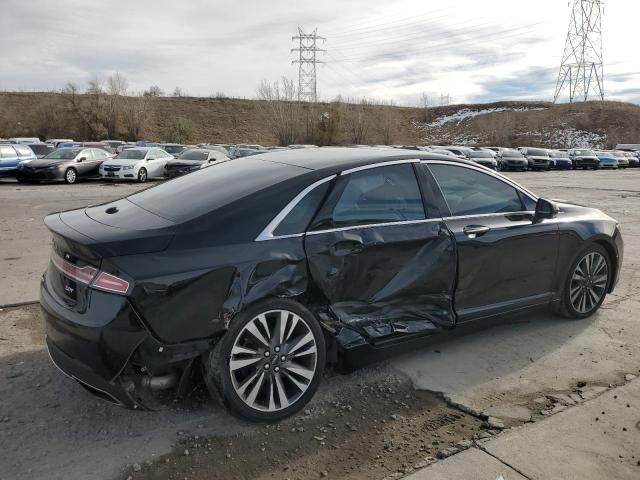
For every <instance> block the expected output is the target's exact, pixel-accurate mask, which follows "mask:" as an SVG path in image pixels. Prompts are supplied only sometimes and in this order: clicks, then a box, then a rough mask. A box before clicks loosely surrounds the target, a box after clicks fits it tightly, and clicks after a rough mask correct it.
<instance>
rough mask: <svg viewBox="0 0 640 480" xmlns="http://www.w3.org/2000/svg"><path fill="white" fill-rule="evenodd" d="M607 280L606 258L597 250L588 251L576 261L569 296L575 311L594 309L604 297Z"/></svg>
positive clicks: (582, 312)
mask: <svg viewBox="0 0 640 480" xmlns="http://www.w3.org/2000/svg"><path fill="white" fill-rule="evenodd" d="M608 280H609V267H608V265H607V260H606V259H605V258H604V256H603V255H602V254H600V253H599V252H590V253H588V254H586V255H585V256H584V257H583V258H582V260H580V261H579V262H578V265H576V268H575V270H574V272H573V275H572V277H571V285H570V287H569V288H570V290H569V298H570V300H571V305H572V306H573V308H574V309H575V310H576V312H578V313H581V314H584V313H588V312H590V311H592V310H594V309H595V308H596V307H597V306H598V305H599V304H600V301H601V300H602V297H604V295H605V293H606V289H607V281H608Z"/></svg>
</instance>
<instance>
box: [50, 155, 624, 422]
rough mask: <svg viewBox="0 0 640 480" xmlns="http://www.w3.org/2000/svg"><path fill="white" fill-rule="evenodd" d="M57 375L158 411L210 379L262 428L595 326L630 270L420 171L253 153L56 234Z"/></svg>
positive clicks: (526, 208) (440, 170)
mask: <svg viewBox="0 0 640 480" xmlns="http://www.w3.org/2000/svg"><path fill="white" fill-rule="evenodd" d="M45 222H46V225H47V226H48V228H49V230H50V231H51V232H52V236H53V251H52V254H51V262H50V265H49V268H48V269H47V271H46V272H45V274H44V275H43V278H42V283H41V306H42V311H43V315H44V319H45V322H46V334H47V347H48V350H49V352H50V355H51V358H52V360H53V362H54V363H55V364H56V365H57V366H58V367H59V368H60V370H62V371H63V372H64V373H66V374H67V375H69V376H70V377H72V378H74V379H75V380H77V381H78V382H80V383H81V384H82V385H83V386H85V387H86V388H87V389H88V390H90V391H91V392H93V393H94V394H96V395H98V396H100V397H103V398H105V399H107V400H110V401H112V402H115V403H117V404H120V405H123V406H128V407H134V408H145V409H153V408H156V406H157V404H158V398H159V397H163V396H166V395H167V394H168V393H171V394H172V393H173V392H176V391H178V392H179V391H181V390H183V389H184V385H186V384H187V383H188V382H189V381H193V377H194V376H196V377H197V376H199V375H201V376H202V378H203V379H204V382H205V384H206V385H207V387H208V389H209V391H210V393H211V396H212V397H213V398H214V399H219V398H221V399H222V400H223V401H224V403H225V404H226V405H227V406H228V407H229V408H230V409H231V410H232V411H233V412H235V413H237V414H239V415H242V416H244V417H246V418H249V419H251V420H256V421H275V420H279V419H282V418H285V417H287V416H289V415H291V414H293V413H294V412H296V411H298V410H299V409H300V408H302V407H303V406H304V405H305V404H306V403H307V402H308V401H309V399H310V398H311V397H312V396H313V394H314V392H315V391H316V390H317V388H318V384H319V382H320V379H321V377H322V372H323V370H324V369H325V367H326V366H328V365H330V366H332V367H333V368H336V369H340V370H345V371H348V370H349V369H351V368H355V367H354V366H358V365H360V364H362V363H363V362H364V360H366V361H368V360H369V359H371V358H376V357H377V355H378V354H380V353H381V352H384V351H388V348H387V347H389V348H390V347H392V346H398V345H404V342H413V341H414V340H416V339H421V338H423V337H427V336H429V335H433V334H437V333H439V332H443V331H446V330H449V329H453V328H455V327H457V326H459V325H462V324H465V323H468V322H479V321H483V319H487V318H490V317H495V316H499V315H506V314H510V313H514V312H521V311H526V310H529V309H535V308H551V309H553V310H554V311H555V312H558V313H560V314H562V315H564V316H566V317H569V318H585V317H588V316H590V315H592V314H593V313H594V312H596V310H598V308H599V307H600V305H601V304H602V302H603V300H604V298H605V296H606V294H607V293H608V292H611V291H612V290H613V288H614V286H615V284H616V280H617V278H618V271H619V268H620V265H621V263H622V256H623V243H622V236H621V234H620V230H619V227H618V224H617V222H616V221H615V220H613V219H612V218H610V217H608V216H607V215H605V214H603V213H602V212H600V211H598V210H595V209H592V208H586V207H582V206H577V205H570V204H567V203H556V202H552V201H549V200H546V199H543V198H538V197H536V196H535V195H534V194H533V193H531V192H530V191H528V190H527V189H525V188H524V187H522V186H520V185H518V184H516V183H514V182H513V181H511V180H510V179H508V178H507V177H504V176H502V175H500V174H498V173H496V172H493V171H490V170H488V169H486V168H484V167H482V166H479V165H476V164H473V163H471V162H468V161H465V160H458V159H453V158H451V157H445V156H441V155H437V154H431V153H428V152H417V151H403V150H384V149H347V148H317V149H302V150H291V151H278V152H273V153H266V154H260V155H256V156H252V157H248V158H246V159H243V160H242V161H222V162H216V163H215V164H213V165H212V166H211V167H209V168H205V169H202V170H198V171H196V172H194V173H192V174H190V175H186V176H184V177H180V178H177V179H174V180H171V181H169V182H165V183H163V184H160V185H157V186H154V187H152V188H149V189H147V190H144V191H142V192H138V193H135V194H133V195H130V196H128V197H126V198H123V199H121V200H118V201H114V202H111V203H108V204H105V205H100V206H93V207H88V208H85V209H82V210H73V211H67V212H62V213H58V214H52V215H49V216H48V217H46V220H45Z"/></svg>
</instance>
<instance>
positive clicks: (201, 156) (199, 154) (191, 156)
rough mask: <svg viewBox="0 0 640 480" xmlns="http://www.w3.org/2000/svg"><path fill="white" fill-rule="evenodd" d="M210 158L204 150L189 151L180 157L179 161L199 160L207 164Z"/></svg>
mask: <svg viewBox="0 0 640 480" xmlns="http://www.w3.org/2000/svg"><path fill="white" fill-rule="evenodd" d="M208 158H209V152H208V151H206V150H205V151H203V150H187V151H186V152H182V153H181V154H180V156H179V157H178V159H179V160H198V161H201V162H205V161H206V160H207V159H208Z"/></svg>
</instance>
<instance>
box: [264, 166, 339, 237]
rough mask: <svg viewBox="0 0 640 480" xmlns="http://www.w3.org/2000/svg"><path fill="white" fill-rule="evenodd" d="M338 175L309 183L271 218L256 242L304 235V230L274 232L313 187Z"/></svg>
mask: <svg viewBox="0 0 640 480" xmlns="http://www.w3.org/2000/svg"><path fill="white" fill-rule="evenodd" d="M337 176H338V175H337V174H335V175H331V176H329V177H325V178H323V179H321V180H318V181H317V182H315V183H312V184H311V185H309V186H308V187H306V188H305V189H304V190H302V191H301V192H300V193H299V194H298V195H296V196H295V197H294V198H293V200H291V201H290V202H289V203H287V205H286V206H285V207H284V208H283V209H282V210H280V212H279V213H278V214H277V215H276V216H275V217H274V218H273V220H271V221H270V222H269V224H268V225H267V226H266V227H265V228H264V230H262V232H260V235H258V236H257V237H256V239H255V241H256V242H263V241H265V240H273V239H276V238H295V237H301V236H302V235H304V232H302V233H294V234H290V235H274V234H273V232H274V231H275V229H276V228H278V226H279V225H280V223H281V222H282V220H284V219H285V217H286V216H287V215H289V213H290V212H291V210H293V209H294V208H295V207H296V205H298V203H300V201H301V200H302V199H303V198H304V197H306V196H307V195H308V194H309V193H310V192H311V191H312V190H313V189H315V188H316V187H318V186H320V185H322V184H323V183H326V182H330V181H331V180H333V179H334V178H336V177H337Z"/></svg>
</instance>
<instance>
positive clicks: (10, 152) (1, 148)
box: [0, 145, 17, 158]
mask: <svg viewBox="0 0 640 480" xmlns="http://www.w3.org/2000/svg"><path fill="white" fill-rule="evenodd" d="M16 156H17V155H16V151H15V150H14V149H13V147H12V146H11V145H0V158H15V157H16Z"/></svg>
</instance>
